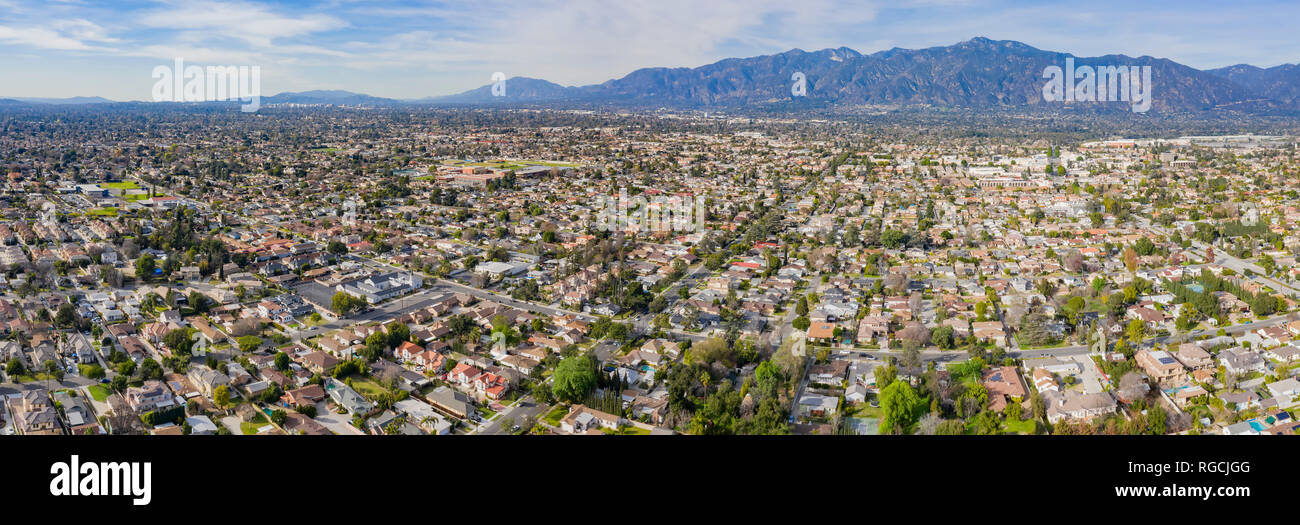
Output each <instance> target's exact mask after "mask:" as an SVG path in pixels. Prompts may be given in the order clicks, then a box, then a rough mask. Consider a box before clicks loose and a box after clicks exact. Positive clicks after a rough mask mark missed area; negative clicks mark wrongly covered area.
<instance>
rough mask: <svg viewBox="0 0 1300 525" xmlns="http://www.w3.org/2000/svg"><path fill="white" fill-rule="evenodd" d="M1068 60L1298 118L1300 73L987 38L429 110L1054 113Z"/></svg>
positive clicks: (642, 76)
mask: <svg viewBox="0 0 1300 525" xmlns="http://www.w3.org/2000/svg"><path fill="white" fill-rule="evenodd" d="M1067 57H1072V58H1074V60H1075V63H1076V66H1080V65H1092V66H1122V65H1128V66H1150V67H1151V71H1152V79H1153V80H1152V84H1153V105H1152V108H1153V109H1154V110H1156V111H1201V110H1212V109H1216V108H1225V107H1232V108H1235V109H1250V110H1265V111H1267V110H1277V109H1279V108H1284V109H1288V110H1296V109H1300V107H1298V106H1297V104H1296V102H1297V100H1296V97H1295V95H1294V93H1295V91H1296V89H1297V88H1296V87H1295V86H1297V83H1295V82H1294V80H1291V79H1293V78H1294V75H1295V74H1296V73H1295V71H1296V69H1297V68H1296V66H1281V67H1280V68H1272V69H1269V70H1262V71H1264V72H1273V71H1274V70H1278V71H1277V72H1276V73H1270V74H1263V75H1257V76H1256V75H1251V74H1241V75H1237V76H1236V77H1234V76H1232V75H1229V74H1220V73H1216V72H1211V71H1201V70H1198V69H1195V68H1192V67H1189V66H1185V65H1182V64H1179V63H1177V62H1174V61H1172V60H1168V59H1162V58H1153V57H1150V56H1142V57H1129V56H1125V55H1106V56H1100V57H1075V56H1074V55H1071V54H1068V53H1062V52H1055V51H1045V50H1041V49H1037V48H1034V47H1032V46H1029V45H1026V44H1023V43H1020V42H1015V41H1007V40H1002V41H995V40H989V39H987V38H974V39H971V40H968V41H965V42H961V43H958V44H955V45H951V46H940V47H931V48H925V49H901V48H894V49H890V50H887V51H881V52H878V53H872V54H870V55H863V54H861V53H858V52H857V51H854V50H852V49H849V48H845V47H841V48H838V49H823V50H820V51H813V52H807V51H803V50H799V49H794V50H791V51H787V52H784V53H779V54H775V55H764V56H757V57H750V58H729V59H726V60H721V61H718V62H715V63H712V64H708V65H704V66H700V67H696V68H644V69H638V70H636V71H633V72H632V73H629V74H628V75H626V76H624V77H622V78H617V79H613V80H609V81H606V82H604V83H601V84H594V85H589V86H581V87H563V86H559V85H556V84H553V83H551V82H547V81H544V80H536V79H522V78H519V79H510V80H508V81H507V92H506V95H507V96H505V97H492V96H491V94H490V92H491V86H484V87H481V88H478V89H474V90H471V91H467V92H464V93H460V94H457V95H451V96H447V97H437V98H433V99H427V100H430V101H434V102H442V103H472V104H481V103H494V102H496V103H500V102H534V103H548V102H573V101H576V102H587V103H613V104H618V103H627V104H638V105H664V106H685V107H708V106H742V105H754V104H777V103H780V104H791V103H796V104H818V105H839V106H857V105H881V106H899V105H931V106H945V107H977V108H992V107H1032V106H1042V105H1043V104H1049V103H1047V102H1045V101H1044V100H1043V94H1042V93H1043V91H1042V90H1043V84H1044V82H1045V80H1044V77H1043V70H1044V68H1046V67H1048V66H1053V65H1055V66H1060V67H1064V66H1065V59H1066V58H1067ZM1287 68H1290V69H1287ZM796 72H800V73H803V74H804V75H805V77H806V81H807V92H806V93H807V94H806V97H801V98H796V97H793V96H792V95H791V86H792V85H793V84H794V81H793V80H792V76H793V75H794V74H795V73H796ZM1270 75H1271V76H1270ZM1288 75H1291V76H1288ZM1256 77H1258V78H1256ZM516 84H520V86H519V87H516ZM1270 86H1271V87H1270ZM1263 99H1267V100H1263ZM1050 104H1058V105H1062V106H1063V105H1064V104H1063V103H1059V102H1052V103H1050ZM1074 107H1077V108H1083V109H1102V110H1116V111H1120V110H1122V111H1128V109H1129V106H1128V105H1127V104H1124V103H1119V102H1115V103H1108V104H1083V103H1076V104H1075V105H1074Z"/></svg>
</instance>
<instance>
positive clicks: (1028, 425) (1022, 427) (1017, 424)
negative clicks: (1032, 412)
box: [1002, 419, 1034, 434]
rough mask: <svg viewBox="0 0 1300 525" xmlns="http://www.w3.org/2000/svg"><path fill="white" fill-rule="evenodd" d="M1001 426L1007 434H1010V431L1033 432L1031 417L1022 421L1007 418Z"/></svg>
mask: <svg viewBox="0 0 1300 525" xmlns="http://www.w3.org/2000/svg"><path fill="white" fill-rule="evenodd" d="M1002 426H1003V428H1004V429H1005V431H1006V433H1007V434H1011V433H1016V434H1033V433H1034V420H1032V419H1026V420H1024V421H1016V420H1014V419H1008V420H1006V421H1004V422H1003V425H1002Z"/></svg>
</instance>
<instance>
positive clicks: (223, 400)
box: [212, 385, 230, 407]
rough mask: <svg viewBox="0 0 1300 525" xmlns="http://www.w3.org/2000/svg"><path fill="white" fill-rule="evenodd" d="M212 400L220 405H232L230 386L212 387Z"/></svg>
mask: <svg viewBox="0 0 1300 525" xmlns="http://www.w3.org/2000/svg"><path fill="white" fill-rule="evenodd" d="M212 402H213V403H216V404H217V406H219V407H225V406H228V405H230V387H228V386H226V385H217V388H214V389H212Z"/></svg>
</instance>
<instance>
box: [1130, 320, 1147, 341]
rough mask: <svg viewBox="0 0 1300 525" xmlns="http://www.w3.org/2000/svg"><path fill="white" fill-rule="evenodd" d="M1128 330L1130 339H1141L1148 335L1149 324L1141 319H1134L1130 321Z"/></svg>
mask: <svg viewBox="0 0 1300 525" xmlns="http://www.w3.org/2000/svg"><path fill="white" fill-rule="evenodd" d="M1126 332H1127V333H1128V338H1129V339H1132V340H1133V341H1134V342H1137V341H1141V340H1142V338H1143V337H1145V336H1146V332H1147V324H1146V322H1145V321H1143V320H1141V319H1134V320H1132V321H1129V322H1128V328H1126Z"/></svg>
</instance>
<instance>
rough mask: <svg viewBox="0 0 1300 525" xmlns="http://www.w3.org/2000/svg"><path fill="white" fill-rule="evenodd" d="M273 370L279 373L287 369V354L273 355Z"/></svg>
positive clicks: (278, 353)
mask: <svg viewBox="0 0 1300 525" xmlns="http://www.w3.org/2000/svg"><path fill="white" fill-rule="evenodd" d="M275 369H276V370H280V371H284V370H288V369H289V354H286V353H284V352H276V353H275Z"/></svg>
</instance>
